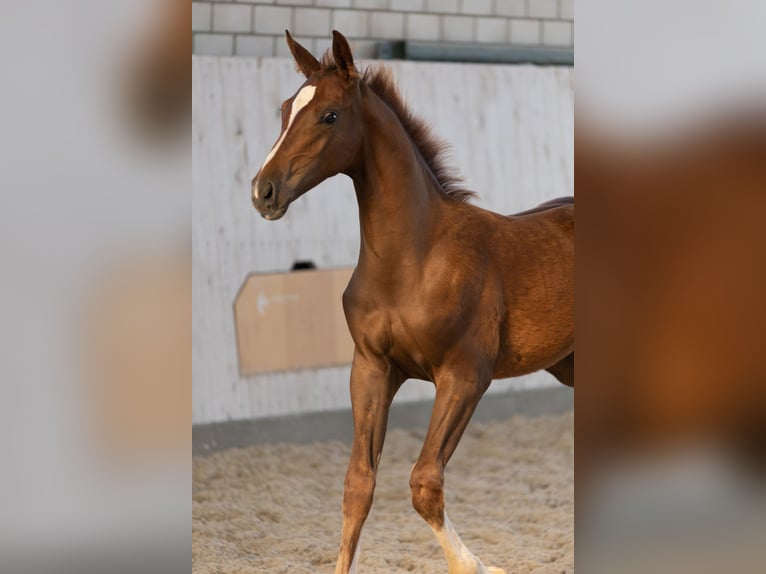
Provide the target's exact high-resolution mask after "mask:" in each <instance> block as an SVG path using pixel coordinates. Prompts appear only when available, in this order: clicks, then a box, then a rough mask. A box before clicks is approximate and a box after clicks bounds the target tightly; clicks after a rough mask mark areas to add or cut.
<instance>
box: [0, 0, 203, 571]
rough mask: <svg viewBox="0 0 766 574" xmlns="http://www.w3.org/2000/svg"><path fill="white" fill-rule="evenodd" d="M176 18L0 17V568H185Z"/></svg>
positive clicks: (45, 10)
mask: <svg viewBox="0 0 766 574" xmlns="http://www.w3.org/2000/svg"><path fill="white" fill-rule="evenodd" d="M189 20H190V13H189V6H188V3H187V2H183V3H180V2H176V1H171V0H166V1H163V2H156V1H143V0H115V1H114V2H108V3H99V2H89V1H87V0H73V1H71V2H66V3H60V2H35V3H27V2H11V1H8V2H3V17H2V18H1V19H0V60H1V61H2V69H3V70H5V72H6V76H5V78H4V80H3V89H2V93H3V97H2V101H3V105H2V111H0V123H1V124H2V126H3V128H2V133H0V147H1V148H2V153H1V154H0V182H2V193H1V194H0V238H1V239H0V260H2V281H0V317H2V329H0V348H1V349H2V351H0V356H2V361H1V363H2V365H3V369H2V370H3V372H2V377H0V380H2V384H1V385H0V413H2V416H0V430H1V431H2V436H3V444H4V445H5V448H4V449H3V453H2V457H3V464H2V467H3V471H2V477H1V478H0V493H1V494H0V500H2V508H3V511H2V515H1V516H0V571H2V572H46V571H50V572H121V571H124V572H136V571H144V572H150V571H154V572H172V571H175V570H178V571H180V570H181V568H180V567H179V564H180V565H181V566H183V565H188V562H189V560H188V552H189V538H188V527H189V496H190V490H191V488H190V477H189V449H190V446H191V440H190V437H191V432H190V429H189V426H188V424H189V423H188V420H189V412H190V408H191V392H190V379H191V376H190V375H191V352H190V349H191V316H190V311H191V260H190V229H191V225H190V217H191V201H190V194H189V185H190V179H191V177H190V173H191V170H190V158H191V155H190V150H189V139H188V135H189V121H188V118H189V110H190V99H189V81H190V72H189V60H188V58H189V52H188V50H189V40H190V38H189V35H190V31H189V27H188V26H189ZM183 569H184V570H185V568H183Z"/></svg>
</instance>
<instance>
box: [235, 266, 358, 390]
mask: <svg viewBox="0 0 766 574" xmlns="http://www.w3.org/2000/svg"><path fill="white" fill-rule="evenodd" d="M352 272H353V269H333V270H321V271H320V270H311V271H294V272H291V273H279V274H270V275H262V274H252V275H248V276H247V278H246V279H245V282H244V284H243V285H242V288H241V289H240V290H239V293H238V294H237V298H236V300H235V301H234V322H235V325H236V331H237V356H238V357H239V371H240V374H241V375H243V376H247V375H255V374H259V373H269V372H274V371H290V370H294V369H305V368H316V367H327V366H333V365H344V364H349V363H351V360H352V359H353V356H354V342H353V341H352V339H351V335H350V334H349V332H348V327H347V326H346V318H345V316H344V314H343V303H342V297H343V291H344V289H345V288H346V285H347V284H348V282H349V279H351V273H352Z"/></svg>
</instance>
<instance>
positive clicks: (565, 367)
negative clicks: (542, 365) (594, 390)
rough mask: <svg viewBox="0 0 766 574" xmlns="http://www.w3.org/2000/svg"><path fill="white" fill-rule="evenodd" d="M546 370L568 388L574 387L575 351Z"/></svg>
mask: <svg viewBox="0 0 766 574" xmlns="http://www.w3.org/2000/svg"><path fill="white" fill-rule="evenodd" d="M545 370H546V371H548V372H549V373H550V374H551V375H553V376H554V377H556V378H557V379H558V380H559V381H560V382H561V383H563V384H565V385H566V386H567V387H574V351H572V352H571V353H569V354H568V355H567V356H566V357H564V358H563V359H561V360H560V361H559V362H558V363H556V364H555V365H553V366H551V367H548V368H547V369H545Z"/></svg>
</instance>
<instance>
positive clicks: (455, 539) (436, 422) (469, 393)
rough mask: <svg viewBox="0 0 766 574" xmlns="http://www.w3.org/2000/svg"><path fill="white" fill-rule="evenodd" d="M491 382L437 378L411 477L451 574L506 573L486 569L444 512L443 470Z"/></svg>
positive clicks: (423, 514) (421, 509)
mask: <svg viewBox="0 0 766 574" xmlns="http://www.w3.org/2000/svg"><path fill="white" fill-rule="evenodd" d="M488 385H489V380H486V381H483V380H476V377H475V376H474V377H473V379H462V380H459V379H457V378H455V377H453V376H452V375H451V374H449V375H447V376H446V377H438V378H437V383H436V398H435V399H434V407H433V412H432V413H431V422H430V424H429V427H428V433H427V434H426V439H425V442H424V443H423V449H422V450H421V452H420V456H419V457H418V461H417V463H415V466H414V467H413V469H412V474H411V475H410V489H411V490H412V505H413V506H414V507H415V510H417V512H418V514H420V516H421V517H422V518H423V519H424V520H425V521H426V522H427V523H428V525H429V526H430V527H431V528H432V529H433V531H434V534H436V538H437V540H438V541H439V544H440V545H441V547H442V550H443V551H444V556H445V557H446V559H447V568H448V572H449V574H504V572H503V570H501V569H499V568H487V567H486V566H484V564H482V562H481V560H479V559H478V558H477V557H476V556H475V555H474V554H473V553H472V552H471V551H470V550H468V548H467V547H466V546H465V544H463V541H462V540H460V537H459V536H458V534H457V532H456V531H455V529H454V528H453V527H452V524H451V523H450V521H449V518H448V517H447V512H446V511H445V509H444V467H445V466H446V465H447V462H448V461H449V459H450V457H451V456H452V453H453V452H454V451H455V447H457V444H458V441H459V440H460V437H461V436H462V434H463V431H464V430H465V427H466V426H467V425H468V421H469V420H470V418H471V415H472V414H473V411H474V409H475V408H476V405H477V404H478V402H479V399H480V398H481V395H482V394H483V393H484V391H485V390H486V388H487V386H488Z"/></svg>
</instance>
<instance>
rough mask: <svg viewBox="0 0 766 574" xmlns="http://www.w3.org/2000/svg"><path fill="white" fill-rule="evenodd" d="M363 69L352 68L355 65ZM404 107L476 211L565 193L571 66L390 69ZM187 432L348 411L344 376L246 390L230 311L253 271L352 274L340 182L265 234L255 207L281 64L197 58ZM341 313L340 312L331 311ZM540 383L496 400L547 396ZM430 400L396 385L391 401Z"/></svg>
mask: <svg viewBox="0 0 766 574" xmlns="http://www.w3.org/2000/svg"><path fill="white" fill-rule="evenodd" d="M364 65H365V64H364V63H361V66H364ZM387 65H389V66H391V67H392V68H393V70H394V75H395V77H396V78H398V80H399V84H400V87H401V89H402V91H403V92H404V93H405V95H406V97H407V100H408V101H409V102H410V104H411V106H412V108H413V109H414V110H416V111H417V113H418V114H420V115H421V116H422V117H424V118H426V119H427V120H428V121H429V122H430V123H431V124H432V126H433V127H434V130H435V131H436V133H437V134H438V135H440V136H441V137H443V138H445V139H446V140H448V141H449V142H451V143H452V144H453V156H454V159H455V165H456V166H457V167H459V168H460V170H461V172H462V173H463V175H464V176H465V178H466V182H467V184H468V187H470V188H472V189H475V190H476V191H478V192H479V199H478V201H477V203H478V204H479V205H481V206H483V207H486V208H488V209H492V210H495V211H499V212H502V213H511V212H513V211H518V210H522V209H526V208H529V207H532V206H534V205H537V204H538V203H541V202H542V201H545V200H547V199H550V198H552V197H557V196H561V195H569V194H572V193H573V187H574V186H573V182H574V143H573V135H574V118H573V112H574V98H573V89H572V80H573V72H572V69H571V68H553V67H547V68H539V67H533V66H499V65H476V64H442V63H416V62H391V63H388V64H387ZM192 66H193V76H192V90H193V122H192V129H193V181H192V185H193V190H192V193H193V214H192V218H193V219H192V221H193V359H192V360H193V413H192V414H193V419H192V420H193V422H194V423H206V422H218V421H226V420H234V419H245V418H256V417H265V416H273V415H279V414H292V413H301V412H309V411H316V410H327V409H337V408H343V407H348V406H350V402H349V398H348V371H349V369H348V368H347V367H344V368H329V369H318V370H305V371H299V372H289V373H279V374H268V375H260V376H254V377H248V378H242V377H240V376H239V374H238V368H237V355H236V347H235V339H234V322H233V313H232V304H233V301H234V297H235V295H236V293H237V290H238V289H239V287H240V285H241V284H242V281H243V280H244V278H245V276H246V275H247V274H248V273H249V272H251V271H257V272H271V271H285V270H288V269H289V268H290V266H291V265H292V263H293V261H295V260H298V259H310V260H313V261H314V262H315V263H316V264H317V266H319V267H320V268H322V267H341V266H353V265H355V263H356V259H357V254H358V246H359V227H358V225H359V224H358V219H357V207H356V201H355V196H354V192H353V187H352V184H351V181H350V180H349V179H347V178H346V177H344V176H336V177H335V178H332V179H330V180H328V181H326V182H324V183H323V184H322V185H320V186H319V187H318V188H317V189H315V190H313V191H311V192H309V193H308V194H306V195H305V196H303V197H302V198H301V199H300V200H298V201H297V202H296V203H294V204H293V205H292V206H291V207H290V210H289V211H288V213H287V215H286V216H285V218H284V219H281V220H279V221H277V222H268V221H265V220H263V219H261V217H260V216H258V215H257V213H256V212H255V210H254V209H253V207H252V204H251V203H250V180H251V179H252V177H253V176H254V175H255V173H256V171H257V170H258V168H259V167H260V165H261V163H262V162H263V159H264V158H265V156H266V154H267V153H268V151H269V149H270V148H271V146H272V144H273V143H274V141H275V140H276V139H277V136H278V135H279V127H280V119H279V107H280V104H281V102H282V101H283V100H284V99H285V98H287V97H289V96H291V95H292V94H293V93H294V92H295V91H296V90H297V89H298V87H299V86H300V85H301V83H302V76H299V75H298V74H296V72H295V70H294V67H293V64H292V62H291V61H290V60H287V59H271V58H264V59H255V58H253V59H247V58H216V57H200V56H194V57H193V58H192ZM338 304H339V305H340V301H339V302H338ZM552 381H553V379H552V377H550V376H549V375H547V374H545V373H540V374H536V375H532V376H529V377H525V378H522V379H517V380H514V381H502V382H496V383H494V384H493V387H492V390H495V391H499V390H506V389H508V388H510V387H513V388H517V387H524V386H540V385H546V384H551V383H552ZM432 396H433V390H432V385H431V384H430V383H424V382H421V381H411V382H408V383H407V384H405V386H404V387H403V389H402V390H401V391H400V393H399V395H398V396H397V400H418V399H423V398H428V397H432Z"/></svg>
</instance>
